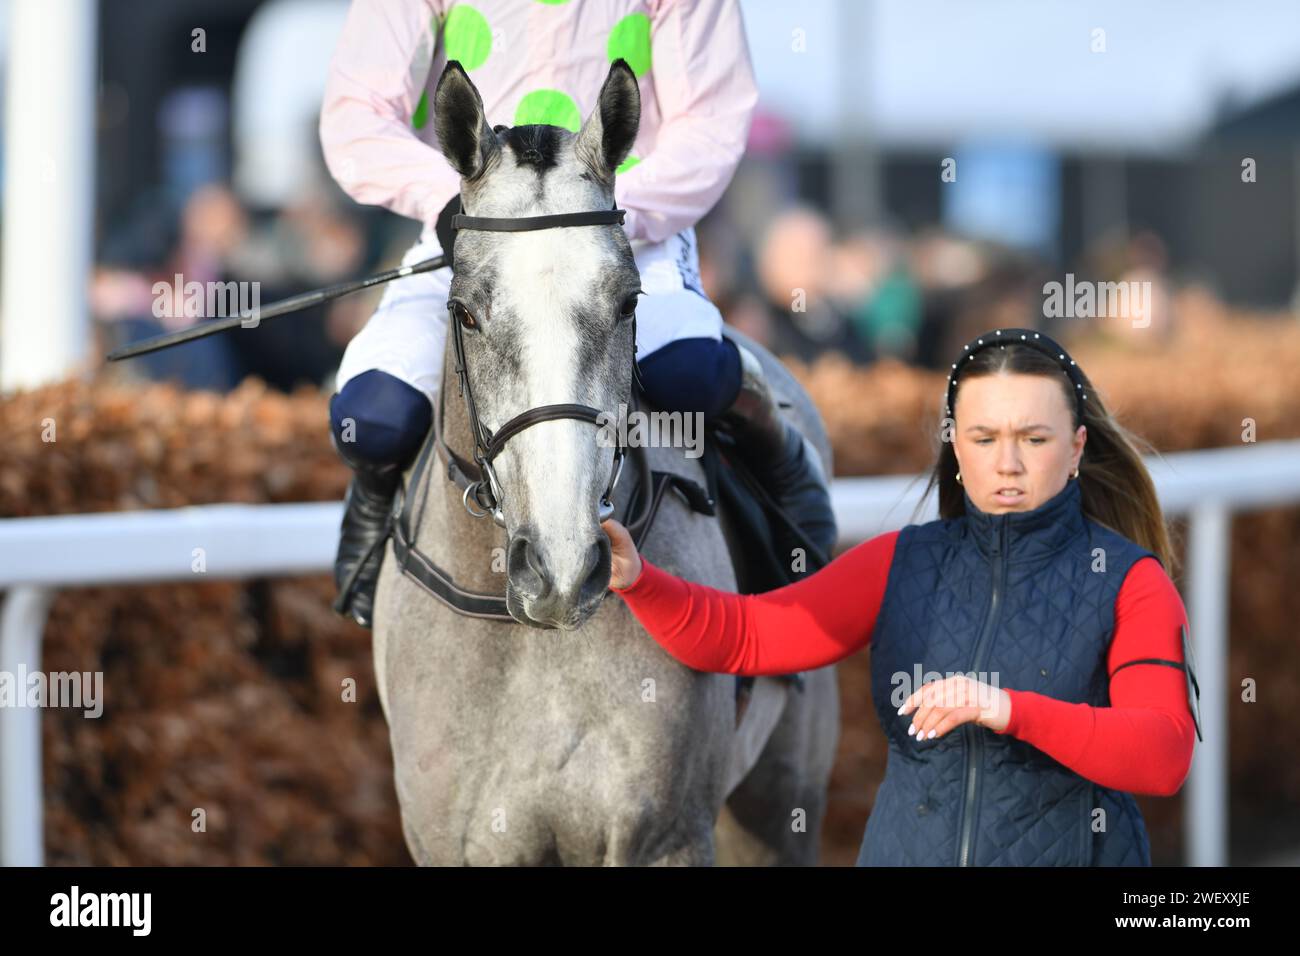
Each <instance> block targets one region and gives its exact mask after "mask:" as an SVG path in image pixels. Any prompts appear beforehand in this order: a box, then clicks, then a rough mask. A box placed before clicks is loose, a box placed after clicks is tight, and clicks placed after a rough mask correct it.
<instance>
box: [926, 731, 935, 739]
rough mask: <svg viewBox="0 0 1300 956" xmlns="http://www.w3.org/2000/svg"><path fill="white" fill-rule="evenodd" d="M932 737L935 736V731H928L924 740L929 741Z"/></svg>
mask: <svg viewBox="0 0 1300 956" xmlns="http://www.w3.org/2000/svg"><path fill="white" fill-rule="evenodd" d="M934 735H935V731H933V730H932V731H930V733H929V734H928V735H927V736H926V738H925V739H926V740H929V739H930V738H931V737H933V736H934Z"/></svg>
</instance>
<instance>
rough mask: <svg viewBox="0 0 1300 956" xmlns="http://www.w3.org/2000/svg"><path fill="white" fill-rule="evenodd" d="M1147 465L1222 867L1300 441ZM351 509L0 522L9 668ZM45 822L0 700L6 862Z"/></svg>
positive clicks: (25, 735) (886, 524)
mask: <svg viewBox="0 0 1300 956" xmlns="http://www.w3.org/2000/svg"><path fill="white" fill-rule="evenodd" d="M1147 466H1148V467H1149V468H1150V469H1151V473H1152V476H1153V477H1154V479H1155V482H1156V487H1157V489H1158V491H1159V494H1160V500H1161V504H1162V506H1163V507H1164V509H1165V511H1166V513H1167V514H1187V515H1188V516H1189V518H1190V528H1189V541H1188V560H1187V573H1186V582H1187V583H1186V587H1185V590H1186V592H1187V594H1188V596H1189V599H1190V600H1189V605H1188V617H1189V618H1190V620H1191V623H1192V637H1193V641H1194V644H1195V651H1196V660H1197V677H1198V679H1199V682H1200V687H1201V697H1200V705H1201V727H1202V731H1203V733H1204V736H1205V739H1204V741H1203V742H1201V743H1199V744H1198V747H1197V754H1196V759H1195V761H1194V762H1193V765H1192V771H1191V775H1190V778H1189V782H1188V785H1187V790H1188V808H1187V813H1186V814H1185V820H1186V824H1185V826H1186V840H1187V844H1188V848H1189V855H1188V863H1189V864H1190V865H1193V866H1222V865H1225V864H1226V863H1227V858H1228V840H1227V837H1228V829H1227V827H1228V815H1227V814H1228V804H1227V757H1228V749H1227V731H1228V721H1227V700H1228V672H1227V668H1228V636H1227V621H1228V581H1229V579H1230V566H1229V562H1230V553H1229V547H1228V546H1229V536H1228V532H1229V523H1230V519H1231V516H1232V515H1233V514H1234V513H1236V512H1238V511H1247V510H1252V509H1258V508H1267V507H1272V506H1278V505H1287V504H1293V503H1296V502H1300V441H1290V442H1271V443H1262V444H1250V445H1243V446H1242V447H1241V448H1227V449H1213V450H1209V451H1197V452H1182V453H1179V454H1175V455H1170V456H1167V457H1165V458H1163V459H1148V461H1147ZM923 488H924V480H923V479H917V478H915V477H913V476H886V477H876V478H841V479H837V480H836V481H835V483H834V488H833V491H832V498H833V500H834V504H835V512H836V516H837V518H838V520H839V523H840V532H841V540H842V541H843V542H844V543H850V542H856V541H861V540H864V539H866V538H868V537H871V536H872V535H875V534H880V533H882V532H884V531H889V530H893V529H895V528H899V527H902V525H904V524H906V523H908V522H909V521H912V520H918V521H928V520H930V519H932V518H934V517H935V516H936V504H935V502H934V499H933V496H931V497H930V499H929V500H928V501H927V502H926V504H925V506H924V507H923V508H922V509H921V510H920V511H919V512H917V517H916V518H915V519H913V517H912V515H913V510H914V509H915V508H916V506H917V504H918V500H919V497H920V494H921V491H922V489H923ZM341 516H342V510H341V505H339V504H336V503H329V504H291V505H208V506H201V507H192V508H179V509H174V510H169V511H147V512H128V513H111V514H92V515H66V516H58V517H50V518H13V519H8V520H0V589H6V590H7V592H8V593H7V595H6V597H5V600H4V605H3V609H2V610H0V672H7V673H10V674H15V673H17V672H19V671H20V670H22V669H23V668H26V670H27V671H28V672H32V671H36V670H39V668H40V661H41V641H42V636H43V633H44V628H45V618H46V613H47V611H48V609H49V605H50V602H51V601H52V600H53V595H54V592H55V590H57V589H59V588H62V587H75V586H85V585H104V584H127V583H141V582H146V581H158V582H162V581H193V580H194V579H195V577H196V576H199V575H202V576H204V577H208V578H213V577H216V578H251V577H265V576H274V575H296V574H317V573H323V572H326V571H329V570H330V569H331V568H332V566H333V560H334V551H335V547H336V545H337V535H338V527H339V521H340V518H341ZM195 549H202V551H201V553H200V552H196V550H195ZM196 565H197V566H199V567H202V568H204V570H196ZM1282 586H1284V584H1283V582H1281V581H1279V582H1278V587H1279V588H1280V587H1282ZM43 828H44V814H43V808H42V788H41V726H40V711H39V709H38V708H27V707H15V708H8V707H0V863H3V864H5V865H26V866H39V865H41V863H42V861H43V859H44V846H43Z"/></svg>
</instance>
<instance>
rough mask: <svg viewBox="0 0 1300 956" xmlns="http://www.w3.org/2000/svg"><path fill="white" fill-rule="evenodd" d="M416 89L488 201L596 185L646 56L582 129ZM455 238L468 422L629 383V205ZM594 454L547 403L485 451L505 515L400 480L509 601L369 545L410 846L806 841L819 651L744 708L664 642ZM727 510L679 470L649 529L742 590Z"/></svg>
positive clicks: (455, 293) (672, 851)
mask: <svg viewBox="0 0 1300 956" xmlns="http://www.w3.org/2000/svg"><path fill="white" fill-rule="evenodd" d="M433 106H434V117H435V122H436V127H435V128H436V130H437V134H438V139H439V143H440V146H441V149H442V151H443V153H444V154H445V155H446V157H447V159H448V161H449V162H450V163H451V165H452V166H453V167H454V168H455V169H456V170H457V171H458V172H459V173H460V174H461V177H462V183H461V196H462V200H463V204H464V207H465V210H466V212H467V214H472V215H474V216H487V217H519V216H536V215H546V214H552V213H563V212H574V211H581V210H601V209H610V208H611V207H612V206H613V205H614V202H613V199H614V170H615V169H616V168H617V167H618V165H619V164H620V163H621V162H622V161H623V160H624V159H625V158H626V156H627V155H628V152H629V151H630V150H631V148H632V144H633V141H634V139H635V138H636V132H637V126H638V123H639V121H640V95H639V92H638V88H637V81H636V78H635V76H634V74H633V73H632V71H631V69H629V68H628V67H627V65H626V64H625V63H623V62H622V61H616V62H615V63H614V65H613V66H612V68H611V69H610V71H609V74H608V76H607V77H606V79H605V82H604V84H603V85H602V88H601V91H600V97H599V103H598V105H597V106H596V108H595V109H594V110H593V111H592V113H591V115H590V116H588V117H587V119H586V121H585V122H584V123H583V124H582V127H581V129H580V130H579V131H578V132H577V133H576V134H574V133H572V132H570V131H568V130H564V129H561V128H559V127H554V126H544V125H539V126H523V127H514V128H506V127H504V126H498V127H496V128H495V129H494V128H493V127H491V126H489V125H488V123H487V120H486V118H485V116H484V109H483V103H482V99H481V98H480V96H479V93H478V90H477V89H476V88H475V87H474V85H473V83H472V82H471V81H470V79H469V77H468V76H467V75H466V74H465V72H464V71H463V70H462V69H461V67H460V64H458V63H455V62H451V63H449V64H448V65H447V67H446V69H445V70H444V72H443V74H442V76H441V77H440V78H439V81H438V85H437V88H436V91H435V95H434V104H433ZM454 252H455V260H456V270H455V276H454V278H453V281H452V283H451V287H450V292H449V301H450V302H453V303H459V305H458V306H457V308H456V309H455V311H454V312H453V313H452V318H451V321H458V320H459V321H462V323H464V322H466V321H471V319H469V318H467V316H472V323H473V328H467V329H466V331H465V357H466V363H467V366H468V369H469V376H470V381H471V386H472V388H473V392H474V396H475V400H476V402H477V406H478V414H479V416H480V419H481V420H482V422H483V423H484V424H485V425H487V426H488V427H489V428H492V429H494V430H495V429H496V428H498V427H499V426H500V425H501V423H502V422H504V421H506V420H507V419H509V418H510V417H511V416H513V415H515V414H516V413H518V412H520V411H522V410H524V409H525V408H531V407H536V406H539V405H544V404H547V403H560V402H576V403H585V404H587V405H591V406H593V407H596V408H600V409H609V410H611V412H613V411H614V410H616V409H617V408H618V407H619V403H620V402H626V401H627V400H628V396H629V394H630V386H631V374H632V356H633V347H634V346H633V340H632V339H633V326H632V323H630V322H628V321H626V313H627V311H628V305H627V303H628V301H629V299H630V300H631V302H632V303H634V302H635V293H636V291H637V290H638V288H639V282H640V280H639V275H638V272H637V269H636V265H635V262H634V260H633V254H632V247H631V245H630V243H629V241H628V239H627V236H626V234H625V233H624V232H623V230H622V228H621V227H619V226H617V225H616V224H615V225H600V226H577V227H565V228H558V229H547V230H539V231H529V232H517V233H510V232H483V231H472V230H464V231H461V232H460V233H459V234H458V239H457V240H456V244H455V248H454ZM457 317H459V318H457ZM727 334H734V333H732V332H731V331H730V330H728V333H727ZM746 344H748V345H749V346H750V347H751V348H753V349H755V351H756V352H758V353H759V354H760V357H761V358H762V360H763V362H764V364H765V367H766V371H767V373H768V375H769V376H770V381H771V382H772V384H773V387H774V388H775V389H776V390H777V391H778V393H780V394H781V396H782V398H783V399H784V400H785V401H788V402H789V403H790V407H789V409H788V413H789V414H790V415H792V416H793V419H792V420H793V421H794V423H795V424H796V425H797V426H799V427H800V428H801V429H802V430H803V431H804V433H805V434H807V435H808V436H809V438H810V440H811V441H812V442H813V444H814V447H815V448H816V449H817V451H818V453H819V454H820V455H821V456H822V464H823V467H824V470H825V473H826V474H831V461H830V448H829V444H828V442H827V440H826V435H825V431H824V429H823V427H822V424H821V421H820V418H819V417H818V414H817V412H816V409H815V408H814V406H813V405H812V403H811V401H810V400H809V398H808V396H807V394H806V393H805V392H804V391H803V389H802V388H801V387H800V386H799V385H798V383H797V382H796V381H795V380H794V379H793V377H792V376H790V375H789V373H788V372H786V371H785V369H784V368H783V367H782V366H781V365H780V363H779V362H777V361H776V360H775V359H774V358H773V357H772V356H771V355H770V354H769V353H767V352H764V351H763V350H761V349H760V348H759V347H758V346H756V345H754V344H753V343H752V342H746ZM453 353H454V350H453V348H452V343H451V341H450V332H449V341H448V348H447V351H446V358H445V361H444V369H443V379H442V381H443V389H444V396H443V397H444V399H445V402H444V405H445V418H444V421H443V434H444V436H445V438H446V441H447V443H448V445H449V446H450V447H451V448H452V449H454V450H455V451H456V452H457V453H458V454H459V455H461V456H462V457H469V456H470V453H471V450H472V448H473V441H472V439H471V428H470V423H469V419H468V414H467V412H466V408H465V405H464V402H463V401H461V400H460V399H459V396H458V394H457V389H456V384H455V383H456V367H455V357H454V354H453ZM449 382H450V383H451V384H450V385H448V383H449ZM647 451H648V453H649V454H650V456H651V459H650V461H651V466H652V467H653V468H655V469H659V470H664V471H668V470H671V471H674V472H677V473H680V474H683V475H686V476H688V477H690V478H692V479H694V480H695V481H697V482H700V483H703V481H704V476H703V470H702V468H701V464H700V460H699V459H698V458H696V457H691V456H688V455H687V454H686V450H685V449H683V448H681V447H653V448H649V449H647ZM611 458H612V452H611V450H610V448H609V447H607V445H606V446H605V447H602V445H601V444H600V443H599V442H598V440H597V428H595V427H593V425H592V424H591V423H589V422H583V421H578V420H573V419H567V420H552V421H544V422H539V423H537V424H534V425H533V426H532V427H529V428H527V429H525V430H524V431H522V432H520V433H518V434H516V435H515V436H514V437H512V438H511V439H510V441H509V443H508V444H507V445H506V447H505V448H504V450H503V451H502V452H501V454H500V455H499V456H498V457H497V458H496V466H497V474H498V476H499V482H500V486H501V488H502V493H503V511H504V517H505V527H504V528H501V527H499V526H498V525H497V524H495V523H493V522H492V521H491V520H490V519H489V520H477V519H475V518H474V517H471V516H470V514H469V513H468V512H467V510H466V507H465V506H464V504H463V501H462V496H461V494H460V491H459V489H458V488H456V486H455V485H453V484H452V483H450V482H449V481H447V480H446V474H445V473H444V472H443V471H441V470H440V469H438V468H431V469H429V470H427V471H426V472H425V477H426V479H427V484H426V486H425V487H422V488H418V489H412V490H411V493H412V494H419V495H421V496H424V502H425V503H424V505H423V507H422V509H421V511H420V515H419V519H418V522H417V524H416V527H415V534H416V538H417V540H418V541H419V543H420V548H421V549H422V550H423V551H424V552H425V553H426V554H428V555H429V556H430V557H431V558H432V559H434V560H435V561H436V562H437V563H438V564H439V565H440V566H441V567H442V568H444V569H446V570H448V571H449V572H451V574H452V576H453V577H454V579H455V581H456V583H457V584H458V585H459V586H462V587H466V588H469V589H472V590H475V591H480V592H489V593H497V594H500V593H501V592H502V590H504V591H505V592H506V595H507V602H508V606H509V610H510V614H511V615H512V616H513V617H515V618H516V619H517V620H518V621H519V622H520V623H513V622H502V621H497V620H486V619H479V618H474V617H467V616H461V615H460V614H458V613H456V612H455V611H454V610H452V609H451V608H449V607H447V606H445V605H444V604H442V603H440V602H439V601H436V600H434V599H433V598H431V597H430V596H429V595H428V594H427V593H425V592H424V591H422V590H421V589H420V588H419V587H418V585H417V584H416V583H415V582H414V581H413V580H412V579H411V578H409V577H407V576H405V575H403V574H402V572H401V570H400V568H399V567H398V565H397V563H396V562H395V560H394V556H393V552H392V550H391V548H390V549H386V550H385V557H384V561H383V565H382V569H381V572H380V576H379V581H378V586H377V590H376V595H375V614H374V630H373V634H374V661H375V674H376V678H377V680H378V688H379V696H380V701H381V703H382V706H383V710H384V715H385V717H386V719H387V721H388V726H389V731H390V739H391V742H392V751H393V762H394V778H395V782H396V789H397V795H398V799H399V803H400V806H401V816H402V827H403V832H404V834H405V838H406V843H407V846H408V847H409V849H410V852H411V855H412V857H413V858H414V859H415V861H416V862H417V863H419V864H422V865H463V864H468V865H503V864H504V865H510V864H514V865H520V864H522V865H547V864H550V865H557V864H558V865H579V866H582V865H647V864H661V865H709V864H715V863H721V864H763V865H768V864H812V863H815V862H816V861H817V857H818V841H819V839H820V830H821V822H822V817H823V815H824V811H825V805H826V787H827V779H828V777H829V775H830V769H831V764H832V762H833V759H834V753H835V749H836V745H837V741H838V734H839V698H838V691H837V684H836V678H835V672H834V668H833V667H827V668H822V669H820V670H816V671H811V672H808V673H806V675H805V678H806V679H805V684H804V688H803V690H802V691H800V690H798V689H797V688H794V687H792V685H791V684H790V682H788V681H786V680H783V679H781V678H779V677H761V678H759V679H758V680H757V681H756V683H755V686H754V689H753V696H752V698H751V701H750V704H749V706H748V707H747V708H746V709H745V711H744V716H743V720H742V721H741V722H740V724H739V726H737V721H736V705H735V695H734V682H735V678H734V677H731V676H728V675H720V674H707V673H701V672H698V671H695V670H693V669H691V668H688V667H685V666H683V665H681V664H679V663H678V662H677V661H676V660H674V659H673V658H672V657H671V656H669V655H668V654H667V653H666V652H665V651H664V650H663V649H662V648H661V647H660V646H659V645H658V644H657V643H656V642H655V641H654V639H653V638H652V637H650V636H649V635H648V634H647V633H646V631H645V630H644V629H643V628H642V627H641V626H640V624H639V623H638V622H637V620H636V619H635V618H634V617H633V615H632V614H631V612H630V611H629V609H628V608H627V606H626V605H625V604H624V602H623V601H622V600H620V599H618V598H617V597H616V596H614V595H613V594H608V599H607V600H606V599H605V598H606V596H607V587H608V581H609V567H610V564H609V542H608V539H607V538H606V536H605V534H604V532H603V531H602V530H601V528H600V526H599V523H598V516H597V500H598V498H599V496H600V494H601V492H602V491H603V489H604V488H605V486H606V484H607V482H608V479H609V475H610V468H611ZM407 480H408V483H409V480H410V473H409V472H408V474H407ZM629 491H630V485H629V483H627V482H622V483H620V485H619V486H618V488H617V490H616V492H615V497H614V502H615V506H616V508H617V511H616V514H618V515H623V514H625V511H624V509H625V508H626V506H627V496H628V494H629ZM728 534H729V532H728V529H727V528H726V527H724V523H723V522H720V521H719V520H718V519H715V518H712V517H708V516H705V515H701V514H697V513H694V512H691V511H690V510H689V509H688V508H687V507H686V505H685V504H684V503H683V502H682V501H681V500H680V499H678V498H677V497H676V496H674V495H671V494H670V495H667V496H666V498H665V500H664V503H663V505H662V507H661V508H660V510H659V513H658V516H657V518H656V520H655V523H654V524H653V526H652V528H651V530H650V531H649V533H648V535H647V536H646V538H645V540H644V542H643V553H644V554H645V555H646V557H647V558H649V559H650V560H651V561H653V562H655V563H656V564H657V565H659V566H661V567H663V568H666V569H667V570H669V571H671V572H673V573H675V574H678V575H681V576H682V577H685V578H687V579H689V580H692V581H698V582H701V583H704V584H708V585H712V586H713V587H717V588H722V589H727V590H735V588H736V578H735V575H734V573H733V569H732V564H731V559H730V557H729V553H728V546H727V540H728V538H727V535H728ZM523 625H532V626H523Z"/></svg>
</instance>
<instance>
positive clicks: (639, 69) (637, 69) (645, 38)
mask: <svg viewBox="0 0 1300 956" xmlns="http://www.w3.org/2000/svg"><path fill="white" fill-rule="evenodd" d="M606 53H607V54H608V55H609V62H611V63H613V62H614V61H615V60H617V59H618V58H619V57H622V58H623V59H624V60H627V65H628V66H630V67H631V68H632V72H633V73H635V74H636V75H637V76H645V74H646V71H647V70H649V69H650V18H649V17H648V16H646V15H645V14H644V13H629V14H628V15H627V16H625V17H624V18H623V19H622V20H619V21H618V23H616V24H614V29H613V30H610V31H609V43H608V44H607V46H606Z"/></svg>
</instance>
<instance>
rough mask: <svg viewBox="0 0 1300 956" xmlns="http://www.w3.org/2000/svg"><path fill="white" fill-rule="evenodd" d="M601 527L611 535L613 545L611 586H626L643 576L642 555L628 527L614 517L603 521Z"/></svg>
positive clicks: (610, 570)
mask: <svg viewBox="0 0 1300 956" xmlns="http://www.w3.org/2000/svg"><path fill="white" fill-rule="evenodd" d="M600 527H601V529H602V530H603V531H604V532H605V534H606V535H607V536H608V537H609V543H610V547H611V554H610V562H609V564H610V568H609V586H610V587H611V588H625V587H628V586H629V585H631V584H633V583H634V582H635V581H636V579H637V578H639V577H640V576H641V555H639V554H637V553H636V545H635V544H633V543H632V536H631V535H630V534H628V531H627V528H625V527H623V526H622V525H621V524H619V523H618V522H617V521H615V520H614V519H613V518H610V519H608V520H607V521H604V522H602V523H601V526H600Z"/></svg>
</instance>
